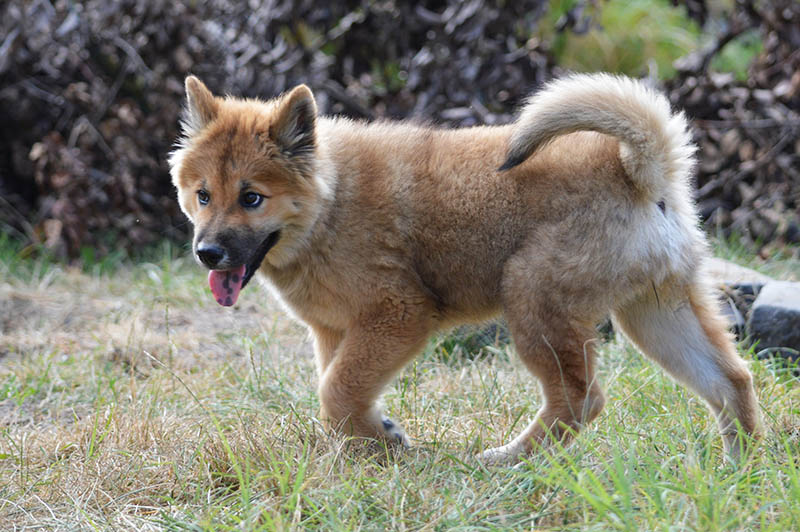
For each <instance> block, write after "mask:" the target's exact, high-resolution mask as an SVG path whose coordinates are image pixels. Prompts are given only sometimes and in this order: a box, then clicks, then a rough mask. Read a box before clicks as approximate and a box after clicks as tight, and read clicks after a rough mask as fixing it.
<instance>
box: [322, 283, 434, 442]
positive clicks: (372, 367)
mask: <svg viewBox="0 0 800 532" xmlns="http://www.w3.org/2000/svg"><path fill="white" fill-rule="evenodd" d="M431 315H432V314H431V313H430V312H429V311H428V309H427V305H425V304H424V303H421V302H409V301H408V300H405V299H402V298H387V299H386V300H384V301H383V302H382V303H381V304H380V305H377V306H376V308H373V309H370V311H369V312H366V313H363V314H362V316H361V317H360V318H359V319H358V320H357V322H356V323H355V324H354V325H353V326H351V327H350V328H349V329H348V330H347V331H346V332H345V335H344V338H343V339H342V341H341V343H340V344H339V345H338V347H337V348H336V353H335V356H334V357H333V359H332V360H330V362H329V364H328V365H327V368H325V369H324V372H323V373H322V375H321V378H320V386H319V397H320V402H321V404H322V408H321V418H322V419H323V420H324V421H325V422H327V423H328V424H329V425H330V426H332V427H333V428H335V429H337V430H339V431H341V432H343V433H345V434H348V435H353V436H361V437H368V438H378V439H386V440H389V441H393V442H397V443H402V444H404V445H407V444H408V440H407V438H406V436H405V433H404V432H403V430H402V429H401V428H400V426H399V425H398V424H396V423H395V422H393V421H392V420H390V419H389V418H387V417H385V416H384V415H383V414H382V413H381V411H380V409H379V408H378V406H377V405H376V401H377V400H378V398H379V396H380V393H381V390H382V389H383V387H384V386H385V385H386V384H387V383H388V382H389V380H390V379H391V378H392V377H393V376H394V375H395V374H396V373H397V372H398V371H400V369H402V368H403V366H405V365H406V363H407V362H408V361H409V360H411V358H413V357H414V355H416V354H417V353H418V352H419V351H420V349H421V348H422V346H423V345H424V344H425V341H426V340H427V338H428V335H429V333H430V332H431V328H432V319H431V318H430V316H431Z"/></svg>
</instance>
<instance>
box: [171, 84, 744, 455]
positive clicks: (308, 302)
mask: <svg viewBox="0 0 800 532" xmlns="http://www.w3.org/2000/svg"><path fill="white" fill-rule="evenodd" d="M187 93H188V109H187V116H186V121H185V123H184V130H185V138H183V139H182V140H181V141H180V144H179V148H178V149H177V150H176V152H175V153H173V155H172V157H171V160H170V163H171V170H172V176H173V180H174V182H175V185H176V187H177V188H178V190H179V200H180V203H181V207H182V208H183V210H184V212H186V214H187V215H188V216H189V218H190V219H191V220H192V221H193V223H194V225H195V235H196V236H195V244H196V245H197V244H198V241H199V240H201V239H202V240H203V242H215V243H216V242H218V241H221V240H222V239H223V237H222V236H220V235H226V236H225V238H227V239H228V240H229V241H233V244H231V246H232V247H233V248H236V246H237V245H238V244H237V243H239V244H241V246H244V247H245V248H246V247H247V246H248V245H251V244H248V243H249V242H251V241H252V238H255V237H253V236H252V235H257V236H258V238H263V237H264V236H265V235H267V234H269V233H271V232H274V231H277V230H280V238H279V239H278V241H277V244H276V245H275V247H274V248H272V249H271V250H270V251H269V252H268V253H267V255H266V257H265V258H264V260H263V262H262V263H261V267H260V274H261V277H262V278H263V279H264V280H265V281H266V283H267V285H268V286H269V287H271V288H272V289H273V291H274V293H275V294H276V295H277V297H278V298H279V299H280V300H281V301H282V302H283V304H284V305H285V306H286V307H287V309H288V310H289V311H290V312H291V313H292V314H294V315H295V316H296V317H297V318H298V319H300V320H301V321H302V322H304V323H305V324H307V325H308V327H309V329H310V330H311V332H312V333H313V335H314V338H315V342H314V345H315V351H316V354H317V365H318V369H319V373H320V385H319V386H320V387H319V393H320V401H321V403H322V415H323V417H324V418H325V419H326V420H327V421H328V422H330V423H331V425H332V426H334V427H338V428H340V429H341V430H343V431H345V432H347V433H349V434H354V435H359V436H367V437H378V438H391V439H397V440H401V441H405V436H404V434H403V433H402V430H401V429H400V428H399V427H398V426H397V425H395V424H394V423H393V422H390V421H388V420H384V418H382V415H381V413H380V411H379V410H378V409H377V407H376V401H377V400H378V398H379V396H380V392H381V390H382V388H383V387H384V385H385V384H386V383H387V382H389V381H390V380H391V379H392V377H393V376H394V375H395V374H396V373H397V372H398V371H399V370H400V369H401V368H402V367H403V366H404V365H405V364H406V363H407V362H408V361H409V360H411V359H412V358H413V357H414V356H415V355H416V354H417V353H418V352H419V350H420V349H421V348H422V346H423V345H424V343H425V341H426V339H427V338H428V337H429V335H430V334H432V333H433V332H434V331H436V330H441V329H443V328H447V327H450V326H452V325H454V324H457V323H462V322H467V321H471V322H475V321H480V320H484V319H486V318H489V317H491V316H494V315H497V314H498V313H503V314H504V316H505V317H506V319H507V321H508V323H509V326H510V329H511V332H512V334H513V337H514V341H515V345H516V349H517V352H518V353H519V356H520V357H521V358H522V360H523V361H524V362H525V365H526V366H527V367H528V369H529V370H530V371H531V373H532V374H533V375H535V376H536V377H537V378H538V379H539V380H540V382H541V385H542V391H543V394H544V406H543V407H542V409H541V411H540V412H539V414H538V415H537V417H536V420H534V421H533V422H532V423H531V424H530V425H529V426H528V427H527V428H526V429H525V430H524V431H523V432H522V433H521V434H520V435H519V436H518V437H517V438H516V439H515V440H514V441H512V442H511V443H509V444H508V445H506V446H504V447H501V448H498V449H494V450H490V451H487V453H486V454H485V456H486V457H487V459H492V460H494V459H505V458H514V457H517V456H519V455H521V454H524V453H527V452H529V451H530V450H531V449H532V448H533V446H534V444H540V443H545V442H546V440H547V435H548V434H552V435H554V436H556V437H561V436H563V435H565V434H566V433H568V432H569V431H567V432H565V431H564V427H569V428H571V429H574V430H578V429H579V428H580V426H581V425H582V424H584V423H587V422H589V421H590V420H591V419H593V418H594V417H596V416H597V414H598V413H599V412H600V410H601V409H602V407H603V404H604V396H603V392H602V389H601V388H600V385H599V384H598V383H597V382H596V379H595V375H594V351H593V337H594V325H595V324H596V323H597V322H598V321H599V320H600V319H601V318H602V317H603V316H605V315H607V314H608V313H610V312H612V313H614V314H615V316H616V317H617V320H618V321H619V323H620V324H621V326H622V327H623V329H624V330H625V331H626V332H627V333H628V334H629V335H630V337H631V338H632V339H633V340H634V341H635V342H636V343H637V344H638V345H639V347H640V348H641V349H642V351H643V352H644V353H645V354H647V355H649V356H652V357H653V358H654V359H655V360H656V361H657V362H659V363H660V364H662V365H663V366H664V367H665V368H666V369H667V370H668V371H669V372H670V373H671V374H672V375H674V376H675V377H676V378H677V379H679V380H681V381H682V382H684V383H686V384H687V385H689V386H690V387H691V388H692V389H694V390H695V391H696V392H697V393H699V394H700V395H701V396H703V398H704V399H706V400H707V401H708V402H709V404H710V405H711V407H712V409H713V410H714V411H715V412H716V413H717V415H718V416H719V419H720V424H721V427H722V430H723V432H724V433H725V434H726V443H727V444H728V446H729V447H733V443H734V441H733V440H732V439H731V438H732V437H733V436H734V435H735V431H734V430H733V424H734V423H735V422H738V423H739V424H740V425H741V427H742V428H743V429H744V431H745V432H746V433H753V432H754V431H755V430H756V429H757V425H758V413H757V405H756V401H755V396H754V394H753V389H752V384H751V381H750V374H749V372H748V371H747V369H746V367H745V365H744V363H743V362H742V360H741V359H740V358H739V357H738V356H737V354H736V352H735V349H734V347H733V344H732V343H731V340H730V339H729V338H728V337H727V336H726V333H725V328H724V325H723V324H722V322H721V320H720V318H719V317H718V313H717V310H716V308H715V306H714V305H713V304H712V303H711V302H710V300H709V298H708V296H707V293H706V292H707V288H706V286H707V283H705V282H704V281H703V280H702V278H701V277H699V276H698V275H697V271H698V270H699V268H700V267H701V263H702V260H703V257H704V256H705V255H706V250H705V243H704V238H703V236H702V234H701V232H700V231H699V229H698V228H697V220H696V214H695V210H694V206H693V204H692V202H691V199H690V195H689V190H690V187H689V177H690V167H691V164H692V152H693V147H692V146H691V144H690V143H689V136H688V133H687V131H686V125H685V121H684V120H683V118H682V117H681V116H679V115H672V114H671V113H670V111H669V106H668V104H667V103H666V100H664V98H663V97H662V96H660V95H658V94H656V93H654V92H652V91H649V90H647V89H645V88H644V87H642V86H641V85H640V84H638V83H637V82H634V81H632V80H627V79H620V78H613V77H610V76H573V77H570V78H566V79H564V80H560V81H558V82H556V83H555V84H554V85H552V86H550V87H548V88H546V89H545V90H543V91H542V92H540V93H538V94H536V95H534V96H533V97H532V99H531V101H530V102H529V103H528V104H527V106H526V108H525V109H524V110H523V112H522V115H521V118H520V121H519V122H518V123H517V124H514V125H510V126H502V127H474V128H467V129H456V130H447V129H436V128H428V127H421V126H416V125H411V124H403V123H388V122H382V123H373V124H367V123H361V122H353V121H350V120H346V119H341V118H326V117H317V116H316V107H315V106H314V102H313V96H312V95H311V92H310V91H309V90H308V89H307V88H306V87H304V86H301V87H299V88H297V89H295V90H294V91H292V92H290V93H289V94H287V95H285V96H283V97H280V98H277V99H275V100H271V101H268V102H260V101H250V100H238V99H234V98H227V99H220V98H216V97H213V96H212V95H211V93H210V92H208V90H207V89H206V88H205V86H203V85H202V83H200V82H199V81H198V80H196V79H195V78H189V79H187ZM580 130H591V131H580ZM565 133H566V134H565ZM504 161H505V163H504ZM501 165H503V168H504V169H505V170H503V171H500V170H498V167H500V166H501ZM243 182H245V183H246V186H247V187H249V189H252V190H255V191H256V192H258V193H259V194H263V195H265V196H268V199H267V200H266V201H265V202H264V204H263V206H262V207H260V208H259V209H256V210H252V211H247V212H245V210H244V209H242V208H240V207H239V206H238V205H237V203H236V197H237V195H238V194H240V191H241V190H242V183H243ZM199 188H204V189H207V190H208V192H209V193H210V195H211V201H210V203H209V204H208V205H207V206H205V207H203V206H200V205H198V202H197V199H196V194H197V190H198V189H199ZM231 235H234V236H231ZM237 235H242V236H237ZM245 235H246V236H245ZM248 238H249V239H251V240H247V239H248ZM251 247H252V246H251ZM248 249H249V248H248ZM230 266H236V265H235V264H232V265H230ZM656 294H657V295H656ZM698 371H700V372H701V373H700V374H698V373H697V372H698ZM731 452H732V453H733V452H735V451H734V450H733V449H732V451H731Z"/></svg>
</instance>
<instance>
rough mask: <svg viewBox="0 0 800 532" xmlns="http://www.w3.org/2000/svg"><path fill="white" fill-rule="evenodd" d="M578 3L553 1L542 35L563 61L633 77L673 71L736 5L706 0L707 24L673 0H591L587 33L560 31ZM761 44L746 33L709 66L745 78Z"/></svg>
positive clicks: (757, 37) (580, 67) (562, 63)
mask: <svg viewBox="0 0 800 532" xmlns="http://www.w3.org/2000/svg"><path fill="white" fill-rule="evenodd" d="M577 4H578V0H554V1H553V2H551V3H550V10H549V12H548V13H547V15H546V16H545V18H544V19H543V20H542V22H541V23H540V25H539V27H540V31H539V35H538V37H539V38H540V39H542V40H543V41H545V42H547V43H550V45H551V46H552V50H553V54H554V56H555V59H556V63H557V64H558V65H559V66H562V67H564V68H567V69H569V70H575V71H579V72H595V71H607V72H615V73H620V74H627V75H629V76H635V77H640V76H644V75H647V74H649V73H652V74H654V75H655V76H656V77H658V78H661V79H669V78H670V77H672V76H674V75H675V68H674V66H673V63H674V62H675V60H677V59H678V58H680V57H683V56H685V55H687V54H689V53H690V52H693V51H695V50H697V49H700V48H702V47H704V46H705V45H706V44H707V43H708V42H710V40H711V39H712V38H714V36H715V35H714V32H715V31H717V28H718V27H719V26H720V21H721V20H723V19H724V18H725V17H726V16H727V13H729V12H730V11H731V10H732V8H733V5H732V2H730V1H729V0H712V1H711V2H708V4H709V8H710V18H711V19H712V23H711V24H709V25H708V26H709V27H708V29H703V28H700V27H699V26H698V24H697V23H696V22H695V21H693V20H691V19H689V17H688V16H687V14H686V9H685V8H684V7H683V6H674V5H673V4H672V2H670V1H669V0H630V1H626V0H607V1H603V2H588V3H586V7H585V10H584V15H585V16H589V17H591V19H592V26H591V29H590V30H589V31H588V32H587V33H585V34H582V35H578V34H575V33H573V32H571V31H566V32H561V33H558V32H556V30H555V28H556V24H557V22H558V21H559V19H560V18H561V17H562V16H563V15H564V14H565V13H566V12H567V11H568V10H570V9H571V8H573V7H574V6H576V5H577ZM761 49H762V40H761V35H760V33H759V32H758V31H757V30H752V31H749V32H746V33H744V34H742V35H740V36H739V37H738V38H736V39H734V40H733V41H732V42H730V43H728V44H727V45H726V46H725V47H724V48H723V49H722V50H721V51H720V53H718V54H717V55H716V56H715V57H714V59H713V61H712V63H711V68H712V69H713V70H715V71H718V72H731V73H733V74H734V75H735V76H736V78H737V79H739V80H740V81H742V80H745V79H746V78H747V68H748V67H749V65H750V63H751V62H752V60H753V58H754V57H755V56H756V55H757V54H758V53H759V52H760V51H761Z"/></svg>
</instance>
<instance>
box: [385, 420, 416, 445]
mask: <svg viewBox="0 0 800 532" xmlns="http://www.w3.org/2000/svg"><path fill="white" fill-rule="evenodd" d="M381 427H382V428H383V433H384V435H385V436H386V439H387V440H389V441H391V442H394V443H397V444H400V445H402V446H403V447H410V446H411V441H410V440H409V439H408V436H406V433H405V431H403V428H402V427H401V426H400V425H398V424H397V423H395V422H394V421H392V420H391V419H389V418H388V417H386V416H381Z"/></svg>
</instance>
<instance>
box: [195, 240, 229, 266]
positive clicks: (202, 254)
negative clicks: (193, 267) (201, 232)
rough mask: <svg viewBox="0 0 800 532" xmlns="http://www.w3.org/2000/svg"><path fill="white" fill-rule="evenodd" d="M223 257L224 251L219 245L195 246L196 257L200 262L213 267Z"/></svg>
mask: <svg viewBox="0 0 800 532" xmlns="http://www.w3.org/2000/svg"><path fill="white" fill-rule="evenodd" d="M224 257H225V251H223V249H222V248H221V247H219V246H213V245H204V244H201V245H199V246H197V258H198V259H200V262H202V263H203V264H205V265H206V266H208V267H209V268H213V267H214V266H216V265H217V264H219V262H220V261H221V260H222V259H223V258H224Z"/></svg>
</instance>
